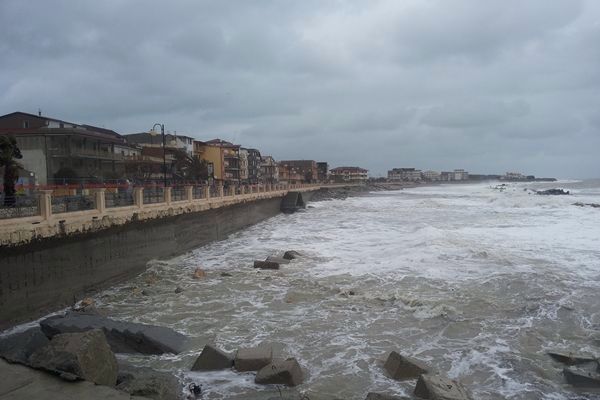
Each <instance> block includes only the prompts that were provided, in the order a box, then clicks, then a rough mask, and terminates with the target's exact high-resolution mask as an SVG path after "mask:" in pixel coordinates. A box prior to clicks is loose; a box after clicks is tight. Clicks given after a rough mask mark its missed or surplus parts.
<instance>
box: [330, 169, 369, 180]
mask: <svg viewBox="0 0 600 400" xmlns="http://www.w3.org/2000/svg"><path fill="white" fill-rule="evenodd" d="M368 173H369V171H368V170H366V169H364V168H359V167H337V168H334V169H332V170H331V171H329V174H330V177H331V180H332V181H334V182H340V183H366V182H367V180H368V178H369V177H368Z"/></svg>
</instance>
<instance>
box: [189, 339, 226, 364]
mask: <svg viewBox="0 0 600 400" xmlns="http://www.w3.org/2000/svg"><path fill="white" fill-rule="evenodd" d="M231 367H233V356H231V355H229V354H227V353H225V352H224V351H221V350H219V349H217V348H216V347H214V346H211V345H209V344H207V345H206V346H204V349H202V353H200V356H198V358H197V359H196V362H195V363H194V365H193V366H192V371H215V370H219V369H228V368H231Z"/></svg>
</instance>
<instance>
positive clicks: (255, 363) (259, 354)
mask: <svg viewBox="0 0 600 400" xmlns="http://www.w3.org/2000/svg"><path fill="white" fill-rule="evenodd" d="M271 361H273V348H272V347H271V346H264V345H263V346H258V347H251V348H246V349H239V350H238V351H237V353H236V355H235V360H234V361H233V365H234V367H235V369H236V370H238V371H240V372H245V371H258V370H259V369H261V368H262V367H264V366H265V365H267V364H270V363H271Z"/></svg>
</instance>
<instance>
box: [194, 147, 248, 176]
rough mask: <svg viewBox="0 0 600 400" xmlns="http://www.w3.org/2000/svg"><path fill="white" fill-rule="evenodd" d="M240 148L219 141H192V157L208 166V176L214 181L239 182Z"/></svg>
mask: <svg viewBox="0 0 600 400" xmlns="http://www.w3.org/2000/svg"><path fill="white" fill-rule="evenodd" d="M239 152H240V146H239V145H237V144H233V143H230V142H227V141H225V140H221V139H213V140H209V141H207V142H201V141H199V140H195V141H194V155H197V156H198V157H199V158H200V159H201V160H205V161H206V163H207V164H208V170H209V176H210V177H212V179H214V180H216V181H222V182H229V183H238V182H239V181H240V153H239Z"/></svg>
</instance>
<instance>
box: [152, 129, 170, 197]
mask: <svg viewBox="0 0 600 400" xmlns="http://www.w3.org/2000/svg"><path fill="white" fill-rule="evenodd" d="M157 126H160V134H161V135H162V147H163V182H164V186H165V187H167V153H166V151H167V149H166V147H167V146H166V139H165V124H158V123H156V124H154V126H152V129H151V130H150V135H155V134H156V131H155V130H154V128H156V127H157Z"/></svg>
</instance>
